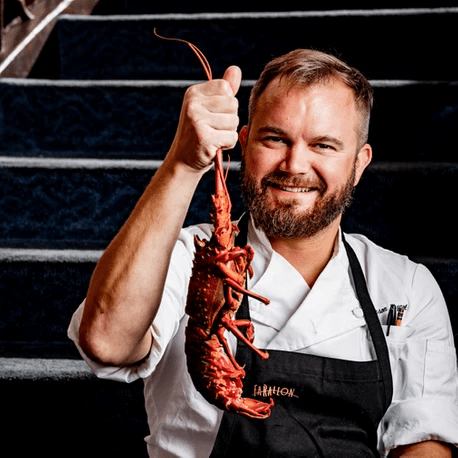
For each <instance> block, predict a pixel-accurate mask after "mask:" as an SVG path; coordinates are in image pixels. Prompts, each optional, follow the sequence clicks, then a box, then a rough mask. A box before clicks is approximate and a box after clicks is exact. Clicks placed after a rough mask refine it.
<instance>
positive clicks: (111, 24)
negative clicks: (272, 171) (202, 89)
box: [57, 7, 458, 80]
mask: <svg viewBox="0 0 458 458" xmlns="http://www.w3.org/2000/svg"><path fill="white" fill-rule="evenodd" d="M318 13H320V14H318ZM457 15H458V8H456V7H455V8H448V9H425V10H423V9H417V10H402V9H401V10H383V11H380V12H377V11H376V10H364V11H350V10H349V11H324V12H313V11H312V12H300V11H299V12H290V13H288V12H285V13H269V12H265V13H260V14H255V13H244V14H242V13H226V14H217V13H214V14H213V13H206V14H200V15H195V14H194V15H191V14H190V15H152V16H98V17H97V16H88V17H86V18H82V17H81V18H78V17H65V16H64V17H62V18H61V19H60V20H59V22H58V29H57V30H58V35H59V43H60V44H61V55H62V56H63V57H62V60H61V64H62V65H61V71H62V74H61V76H62V77H63V78H72V77H73V78H77V79H80V78H97V77H100V78H103V79H112V78H114V79H119V78H121V79H124V78H129V77H131V78H138V79H145V78H146V79H148V78H152V77H154V76H153V75H156V76H157V77H158V78H160V79H164V78H177V79H179V78H183V77H188V78H189V76H191V77H194V76H195V77H197V78H203V76H202V75H203V74H202V69H201V68H200V67H199V65H198V64H196V59H195V56H193V55H192V53H190V52H188V51H187V50H186V49H184V48H183V47H182V46H176V45H171V44H170V43H163V42H160V41H159V40H158V39H157V38H156V37H154V36H153V33H152V31H153V27H157V28H158V30H159V32H160V33H161V34H162V35H164V36H178V37H180V38H187V39H190V40H191V41H193V43H194V44H196V45H197V46H198V47H200V48H201V49H202V51H204V53H205V54H206V56H207V58H208V59H209V61H210V63H211V65H212V68H213V71H214V74H215V75H220V74H222V73H223V71H224V70H225V68H226V67H227V66H228V65H229V64H237V65H239V66H240V67H241V68H242V69H243V71H244V74H245V77H247V78H249V79H253V78H257V76H258V75H259V72H260V70H261V69H262V67H263V66H264V64H265V63H266V62H267V61H268V60H270V58H271V57H272V56H273V55H279V54H283V53H284V52H287V51H289V50H291V49H294V48H297V47H311V48H315V49H323V50H325V51H326V50H332V51H334V52H337V53H338V54H339V55H340V56H341V57H342V58H343V59H344V60H346V61H348V62H349V63H350V64H351V65H353V66H355V67H357V68H359V69H360V70H362V71H363V73H366V74H367V75H368V76H370V77H372V78H377V79H383V78H397V79H399V78H410V79H411V78H415V79H417V78H418V77H419V76H420V75H421V76H422V77H423V78H424V79H446V80H449V79H457V78H458V76H457V74H458V70H457V69H455V68H454V67H453V66H451V65H449V63H448V62H449V59H447V56H450V55H452V54H453V49H454V47H453V43H454V24H455V23H456V17H457ZM342 27H344V28H345V34H342V33H341V30H342ZM362 29H364V30H371V37H372V38H371V37H369V39H367V40H361V35H360V31H361V30H362ZM425 29H427V30H428V31H429V32H428V33H425V32H424V31H425ZM323 30H326V33H323ZM387 30H390V33H389V34H387V33H386V31H387ZM304 31H306V33H304ZM380 37H383V40H381V39H380ZM76 40H78V42H77V41H76ZM259 42H262V43H263V46H262V47H259V46H258V44H259ZM394 50H395V51H396V52H394ZM95 61H97V62H98V65H97V66H94V65H93V62H95Z"/></svg>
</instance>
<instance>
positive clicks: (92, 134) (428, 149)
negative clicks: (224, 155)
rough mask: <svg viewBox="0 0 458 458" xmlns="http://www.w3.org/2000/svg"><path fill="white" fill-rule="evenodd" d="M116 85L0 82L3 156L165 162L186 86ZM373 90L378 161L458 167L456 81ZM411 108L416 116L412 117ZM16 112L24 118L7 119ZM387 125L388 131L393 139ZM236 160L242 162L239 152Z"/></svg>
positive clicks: (243, 118)
mask: <svg viewBox="0 0 458 458" xmlns="http://www.w3.org/2000/svg"><path fill="white" fill-rule="evenodd" d="M193 82H195V81H188V82H187V83H193ZM73 83H75V84H73ZM118 83H119V82H110V81H106V82H104V81H98V82H97V84H93V83H92V82H90V81H81V82H78V81H77V82H66V81H62V80H60V81H56V82H52V81H49V80H46V81H45V82H41V81H40V80H33V81H27V80H21V81H15V82H10V80H0V88H1V91H0V116H1V117H2V119H3V129H2V130H0V154H3V155H12V156H27V157H33V156H47V157H65V156H68V157H74V158H79V157H90V158H91V157H92V158H117V159H145V160H146V159H149V160H151V159H156V160H157V159H163V157H164V155H165V153H166V151H167V150H168V148H169V146H170V144H171V142H172V140H173V137H174V134H175V129H176V125H177V122H178V114H179V112H180V107H181V102H182V97H183V95H184V91H185V90H186V88H187V87H188V84H187V83H186V84H183V85H180V84H178V83H179V82H168V83H170V84H168V83H167V82H163V83H161V82H157V81H156V82H148V81H145V82H140V83H139V82H135V81H132V82H123V84H118ZM172 83H173V84H172ZM175 83H177V84H175ZM252 84H253V82H252V81H246V82H245V83H244V85H243V87H242V88H241V90H240V91H239V94H238V97H239V105H240V113H239V114H240V125H243V124H245V123H246V122H247V107H248V97H249V91H250V89H251V86H252ZM374 85H375V106H374V110H373V115H372V122H371V128H370V136H369V140H370V143H371V144H372V146H373V148H374V159H375V160H389V159H394V160H406V161H408V160H414V159H416V160H430V161H453V160H455V154H454V151H455V148H454V143H455V130H456V125H457V123H458V82H457V81H453V82H442V83H440V82H420V81H391V82H389V81H374ZM419 100H421V101H422V103H421V104H419V103H418V101H419ZM412 104H416V105H417V109H416V110H414V111H411V115H410V116H409V117H407V118H406V116H405V113H406V112H407V111H409V109H410V107H411V106H412ZM394 107H396V109H394ZM14 111H18V112H21V113H22V116H8V113H11V112H14ZM24 118H26V119H27V120H28V122H27V123H24V122H23V121H22V120H23V119H24ZM386 126H390V131H389V135H387V131H386V129H387V127H386ZM426 131H428V132H429V135H427V136H425V135H424V132H426ZM406 137H407V138H409V148H406V147H405V138H406ZM231 157H232V159H235V160H237V159H239V158H240V147H239V146H237V147H236V148H235V149H234V150H233V151H232V152H231Z"/></svg>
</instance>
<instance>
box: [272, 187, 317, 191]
mask: <svg viewBox="0 0 458 458" xmlns="http://www.w3.org/2000/svg"><path fill="white" fill-rule="evenodd" d="M275 187H276V188H278V189H281V190H282V191H287V192H310V191H316V190H317V188H298V187H292V186H275Z"/></svg>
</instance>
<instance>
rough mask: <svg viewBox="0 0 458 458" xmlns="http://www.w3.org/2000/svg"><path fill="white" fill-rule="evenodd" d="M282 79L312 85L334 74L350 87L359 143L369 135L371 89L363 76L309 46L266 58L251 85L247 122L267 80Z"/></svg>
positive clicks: (338, 60) (290, 82)
mask: <svg viewBox="0 0 458 458" xmlns="http://www.w3.org/2000/svg"><path fill="white" fill-rule="evenodd" d="M277 77H278V78H280V79H285V80H286V81H287V82H288V84H290V85H291V86H294V85H300V86H304V87H307V86H311V85H313V84H319V83H325V82H327V81H329V80H330V79H332V78H337V79H339V80H340V81H342V82H343V83H345V84H346V85H347V86H348V87H349V88H350V89H352V90H353V93H354V96H355V102H356V107H357V109H358V110H359V111H360V113H361V124H360V127H359V132H358V136H359V139H360V143H361V146H362V145H363V144H364V143H366V142H367V138H368V135H369V120H370V112H371V109H372V105H373V100H374V95H373V94H374V91H373V89H372V86H371V85H370V83H369V81H368V80H367V79H366V77H365V76H364V75H363V74H362V73H361V72H360V71H359V70H357V69H356V68H353V67H350V66H349V65H347V64H346V63H345V62H343V61H341V60H340V59H338V58H337V57H335V56H332V55H330V54H326V53H324V52H321V51H315V50H311V49H296V50H295V51H291V52H289V53H288V54H285V55H283V56H280V57H277V58H276V59H274V60H272V61H271V62H269V63H268V64H267V65H266V66H265V68H264V70H263V72H262V73H261V76H260V77H259V79H258V81H257V82H256V83H255V85H254V86H253V89H252V91H251V96H250V105H249V123H250V122H251V119H252V117H253V114H254V111H255V109H256V105H257V103H258V100H259V98H260V97H261V95H262V93H263V92H264V91H265V90H266V88H267V86H268V85H269V83H271V82H272V81H273V80H274V79H276V78H277Z"/></svg>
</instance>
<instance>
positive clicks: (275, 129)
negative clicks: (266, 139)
mask: <svg viewBox="0 0 458 458" xmlns="http://www.w3.org/2000/svg"><path fill="white" fill-rule="evenodd" d="M257 132H258V133H260V134H263V133H269V132H271V133H274V134H278V135H283V136H286V135H287V134H286V132H285V131H283V130H282V129H280V128H278V127H274V126H269V125H267V126H263V127H260V128H259V129H257Z"/></svg>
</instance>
